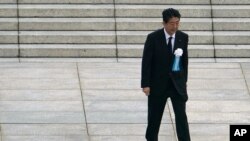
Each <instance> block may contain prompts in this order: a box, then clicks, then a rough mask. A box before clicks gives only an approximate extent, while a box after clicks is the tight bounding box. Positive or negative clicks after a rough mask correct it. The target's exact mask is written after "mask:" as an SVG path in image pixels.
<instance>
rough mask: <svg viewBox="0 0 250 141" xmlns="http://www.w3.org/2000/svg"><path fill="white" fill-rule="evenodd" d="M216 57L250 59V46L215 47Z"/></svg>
mask: <svg viewBox="0 0 250 141" xmlns="http://www.w3.org/2000/svg"><path fill="white" fill-rule="evenodd" d="M215 54H216V57H218V58H220V57H232V58H233V57H249V54H250V48H249V45H215Z"/></svg>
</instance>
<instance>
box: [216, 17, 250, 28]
mask: <svg viewBox="0 0 250 141" xmlns="http://www.w3.org/2000/svg"><path fill="white" fill-rule="evenodd" d="M213 23H214V30H224V31H237V30H241V31H249V30H250V18H214V19H213Z"/></svg>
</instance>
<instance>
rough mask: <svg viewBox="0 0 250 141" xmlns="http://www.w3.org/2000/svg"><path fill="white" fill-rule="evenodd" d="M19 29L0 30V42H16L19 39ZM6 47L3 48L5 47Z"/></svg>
mask: <svg viewBox="0 0 250 141" xmlns="http://www.w3.org/2000/svg"><path fill="white" fill-rule="evenodd" d="M17 36H18V35H17V31H0V43H1V44H16V43H17V42H18V41H17V40H18V39H17V38H18V37H17ZM5 48H6V47H3V48H1V50H2V49H5ZM8 54H10V53H8Z"/></svg>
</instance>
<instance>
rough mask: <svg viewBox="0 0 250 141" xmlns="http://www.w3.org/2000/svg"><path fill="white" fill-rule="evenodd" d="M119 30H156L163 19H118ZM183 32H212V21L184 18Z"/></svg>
mask: <svg viewBox="0 0 250 141" xmlns="http://www.w3.org/2000/svg"><path fill="white" fill-rule="evenodd" d="M116 22H117V29H118V30H155V29H158V28H159V27H161V26H162V18H117V19H116ZM180 29H181V30H194V31H195V30H211V29H212V20H211V19H208V18H201V19H197V18H182V19H181V24H180Z"/></svg>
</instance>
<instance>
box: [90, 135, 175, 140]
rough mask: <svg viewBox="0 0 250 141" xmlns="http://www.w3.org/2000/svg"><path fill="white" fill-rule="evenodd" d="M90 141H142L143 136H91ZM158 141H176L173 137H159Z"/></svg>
mask: <svg viewBox="0 0 250 141" xmlns="http://www.w3.org/2000/svg"><path fill="white" fill-rule="evenodd" d="M90 139H91V141H144V140H145V136H91V137H90ZM159 140H160V141H164V140H167V141H176V138H175V136H159Z"/></svg>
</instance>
